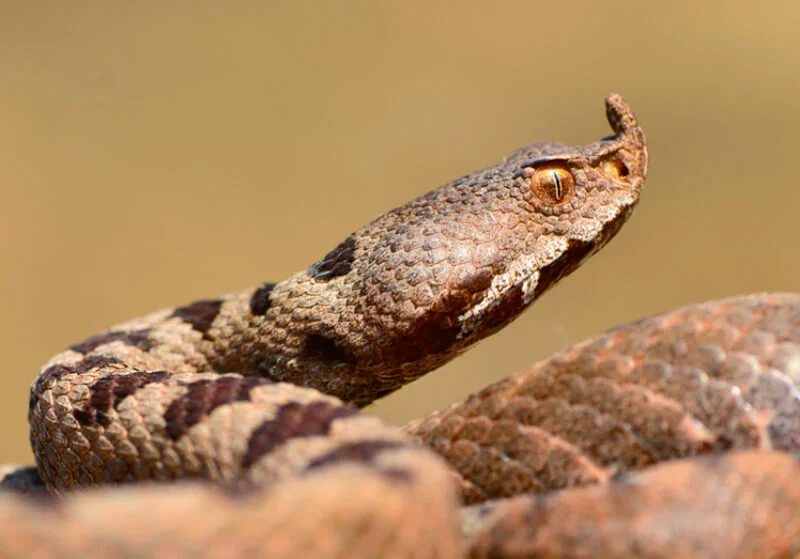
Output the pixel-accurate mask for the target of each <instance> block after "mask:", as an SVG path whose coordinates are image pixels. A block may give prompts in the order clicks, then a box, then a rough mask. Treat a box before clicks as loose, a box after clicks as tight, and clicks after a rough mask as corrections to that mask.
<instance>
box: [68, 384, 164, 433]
mask: <svg viewBox="0 0 800 559" xmlns="http://www.w3.org/2000/svg"><path fill="white" fill-rule="evenodd" d="M168 377H169V373H168V372H167V371H137V372H134V373H128V374H126V375H109V376H107V377H103V378H100V379H97V381H96V382H95V383H94V384H92V385H91V386H90V387H89V392H90V394H89V400H88V401H87V402H86V405H85V406H84V407H83V409H82V410H75V413H74V415H75V419H77V420H78V423H80V424H81V425H87V426H89V425H102V426H103V427H108V425H109V424H110V423H111V419H110V418H109V417H108V411H109V410H110V409H111V408H112V407H113V408H114V409H115V410H116V409H117V408H118V407H119V405H120V403H122V401H123V400H124V399H125V398H127V397H128V396H130V395H131V394H133V393H134V392H136V391H137V390H139V389H140V388H142V387H144V386H147V385H148V384H151V383H154V382H161V381H162V380H164V379H166V378H168Z"/></svg>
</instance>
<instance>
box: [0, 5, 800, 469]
mask: <svg viewBox="0 0 800 559" xmlns="http://www.w3.org/2000/svg"><path fill="white" fill-rule="evenodd" d="M681 6H686V8H685V9H684V8H682V7H681ZM798 6H800V5H798V4H797V3H792V2H784V3H780V2H774V3H770V4H764V3H762V4H761V5H760V6H759V8H758V11H757V12H755V11H754V8H752V3H744V2H742V3H739V4H736V3H734V2H725V3H722V2H719V3H713V2H707V3H688V2H686V3H682V2H675V3H660V4H657V3H643V2H614V3H601V2H588V1H587V2H572V3H568V2H554V1H546V2H532V1H529V2H492V3H490V2H477V1H476V2H468V1H467V2H465V1H461V2H458V3H456V2H441V3H437V2H402V3H400V2H396V3H391V5H390V3H388V2H386V3H380V2H373V1H361V2H252V3H242V2H226V3H223V2H149V3H146V2H138V3H122V2H106V1H99V0H93V1H84V2H78V3H71V2H70V3H67V2H41V1H40V2H28V3H23V2H11V1H5V2H2V3H0V234H1V236H0V266H1V267H2V273H1V274H0V294H1V295H2V300H3V305H2V319H3V320H2V322H0V375H1V377H0V380H1V381H2V385H1V386H2V388H0V419H2V425H0V433H2V436H1V437H0V463H2V462H7V461H17V462H29V461H30V460H31V457H30V451H29V450H28V443H27V426H26V419H25V415H26V402H27V390H28V386H29V384H30V382H31V380H32V379H33V378H34V376H35V374H36V373H37V371H38V369H39V366H40V365H41V364H42V363H43V362H44V361H46V360H47V358H48V357H49V356H50V355H52V354H54V353H56V352H58V351H60V350H61V349H62V348H64V347H65V346H67V345H69V344H70V343H73V342H76V341H80V340H82V339H84V338H86V337H87V336H89V335H90V334H92V333H94V332H96V331H98V330H100V329H102V328H104V327H106V326H108V325H110V324H112V323H115V322H118V321H121V320H124V319H127V318H129V317H132V316H136V315H140V314H144V313H146V312H149V311H151V310H154V309H157V308H159V307H164V306H172V305H176V304H180V303H185V302H188V301H191V300H193V299H196V298H200V297H208V296H214V295H217V294H220V293H224V292H228V291H233V290H236V289H238V288H241V287H245V286H248V285H253V284H255V283H258V282H261V281H263V280H279V279H282V278H285V277H286V276H288V275H289V274H290V273H292V272H294V271H296V270H298V269H301V268H304V267H306V266H307V265H308V264H310V263H311V262H314V261H315V260H317V259H318V258H319V257H320V256H322V255H323V254H325V253H326V252H327V251H328V250H329V249H330V248H332V247H333V246H335V245H336V244H337V243H338V242H339V241H340V240H341V239H343V238H344V237H345V236H346V235H348V234H349V233H350V232H351V231H353V230H354V229H356V228H358V227H359V226H361V225H362V224H363V223H365V222H366V221H367V220H369V219H371V218H373V217H375V216H376V215H378V214H380V213H382V212H383V211H385V210H387V209H390V208H392V207H394V206H396V205H398V204H401V203H403V202H404V201H406V200H408V199H410V198H411V197H413V196H416V195H418V194H421V193H422V192H424V191H426V190H428V189H430V188H433V187H436V186H438V185H440V184H442V183H444V182H447V181H449V180H451V179H453V178H455V177H457V176H460V175H462V174H464V173H466V172H468V171H472V170H474V169H477V168H480V167H483V166H485V165H487V164H491V163H494V162H496V161H498V160H500V159H501V158H502V157H503V156H504V155H507V154H509V153H511V152H512V151H513V150H514V149H515V148H516V147H518V146H519V145H521V144H524V143H528V142H531V141H541V140H559V141H563V142H567V143H576V144H577V143H585V142H588V141H591V140H594V139H598V138H600V137H602V136H605V135H606V134H607V133H608V127H607V124H606V122H605V118H604V111H603V97H604V96H605V95H606V94H607V93H608V92H609V91H617V92H619V93H622V94H623V95H624V96H625V97H626V98H627V99H628V101H630V102H631V104H632V105H633V107H634V109H635V110H636V112H637V115H638V117H639V119H640V121H641V122H642V123H643V126H644V128H645V130H646V132H647V134H648V137H649V140H650V152H651V166H650V175H649V180H648V185H647V188H646V192H645V194H644V197H643V200H642V203H641V205H640V207H639V210H638V212H637V214H636V215H635V216H634V218H633V220H632V221H631V223H630V224H629V225H628V226H627V227H626V228H625V229H624V230H623V231H622V233H621V234H620V236H619V237H618V238H617V239H616V240H615V241H614V242H613V243H612V244H611V246H609V247H608V248H607V249H606V250H604V251H603V252H602V253H601V254H600V255H598V256H597V257H596V258H595V259H594V260H592V261H591V262H590V263H589V264H587V265H586V266H584V267H583V268H582V269H581V270H580V271H579V272H577V273H576V274H575V275H573V276H572V277H571V278H569V279H568V280H566V281H564V282H563V283H562V284H561V285H560V286H559V287H558V288H557V289H555V290H554V291H553V292H551V293H549V294H548V295H547V296H545V297H544V298H543V299H542V300H541V301H540V302H539V303H537V304H536V305H535V306H534V309H533V310H532V311H531V312H529V313H527V314H526V315H525V316H523V317H522V318H521V319H520V320H519V321H517V322H516V323H515V324H514V325H512V327H510V328H509V329H507V330H506V331H505V332H503V333H501V334H499V335H498V336H496V337H495V338H493V339H491V340H488V341H486V342H484V343H483V344H482V345H481V346H480V347H478V348H477V349H475V350H474V351H472V352H471V353H470V354H469V355H467V356H465V357H464V358H462V359H459V360H457V361H456V362H454V363H452V364H451V365H449V366H448V367H446V368H444V369H442V370H440V371H437V372H435V373H433V374H431V375H429V376H428V377H427V378H425V379H423V380H420V381H419V382H417V383H415V384H413V385H412V386H409V387H408V388H407V389H405V390H403V391H401V392H400V393H398V394H396V395H393V396H391V397H389V398H387V399H386V400H385V401H383V402H381V403H380V404H378V405H377V406H375V407H374V408H373V410H374V412H375V413H377V414H380V415H381V416H383V417H385V418H387V419H389V420H391V421H393V422H397V423H400V422H402V421H404V420H406V419H408V418H411V417H414V416H417V415H420V414H422V413H424V412H425V411H427V410H430V409H432V408H434V407H438V406H442V405H444V404H446V403H448V402H450V401H451V400H453V399H455V398H458V397H461V396H464V395H465V394H467V393H469V392H470V391H473V390H476V389H478V388H480V387H481V386H483V385H484V384H486V383H488V382H490V381H492V380H496V379H499V378H501V377H503V376H505V375H506V374H509V373H512V372H515V371H519V370H522V369H523V368H524V367H525V365H527V364H529V363H532V362H533V361H535V360H537V359H539V358H542V357H543V356H546V355H547V354H549V353H551V352H553V351H555V350H557V349H559V348H562V347H563V346H564V345H566V344H567V343H570V342H574V341H577V340H580V339H581V338H584V337H586V336H589V335H592V334H595V333H598V332H600V331H602V330H604V329H606V328H608V327H611V326H613V325H615V324H618V323H621V322H624V321H628V320H631V319H635V318H638V317H641V316H643V315H646V314H650V313H653V312H656V311H660V310H664V309H667V308H672V307H677V306H680V305H684V304H688V303H691V302H696V301H700V300H704V299H709V298H718V297H724V296H728V295H732V294H737V293H744V292H751V291H758V290H793V289H796V288H797V284H798V279H800V259H798V257H797V254H798V253H797V247H796V242H797V239H798V234H800V225H799V224H798V219H797V215H798V207H800V178H798V177H796V176H795V175H794V173H795V172H796V171H797V169H798V166H797V164H796V162H797V159H798V155H797V154H798V150H800V134H798V130H799V129H800V106H798V100H799V99H800V34H798V33H797V27H798V25H797V24H798V18H799V17H800V8H799V7H798Z"/></svg>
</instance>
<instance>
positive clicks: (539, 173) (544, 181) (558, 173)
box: [530, 167, 575, 205]
mask: <svg viewBox="0 0 800 559" xmlns="http://www.w3.org/2000/svg"><path fill="white" fill-rule="evenodd" d="M530 181H531V190H532V191H533V194H534V195H535V196H536V197H537V198H538V199H539V200H541V201H542V202H544V203H545V204H552V205H556V204H563V203H564V202H568V201H569V200H570V199H571V198H572V195H573V194H574V193H575V178H574V177H573V176H572V173H570V172H569V171H567V170H566V169H562V168H561V167H540V168H538V169H535V170H534V171H533V173H532V174H531V175H530Z"/></svg>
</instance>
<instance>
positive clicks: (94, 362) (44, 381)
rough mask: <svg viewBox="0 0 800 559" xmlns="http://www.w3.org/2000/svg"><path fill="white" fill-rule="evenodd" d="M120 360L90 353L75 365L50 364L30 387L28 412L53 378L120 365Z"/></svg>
mask: <svg viewBox="0 0 800 559" xmlns="http://www.w3.org/2000/svg"><path fill="white" fill-rule="evenodd" d="M121 364H122V361H120V360H119V359H117V358H116V357H108V356H105V355H90V356H88V357H84V358H83V359H81V360H80V361H79V362H77V363H76V364H75V365H59V364H56V365H50V366H49V367H47V368H46V369H45V370H44V371H42V372H41V373H40V374H39V377H38V378H37V379H36V382H35V383H34V384H33V386H32V387H31V394H30V397H29V398H28V411H29V412H30V411H31V410H32V409H33V407H34V406H35V405H36V403H37V402H38V401H39V394H41V393H42V391H43V390H45V388H46V387H47V385H49V384H50V383H52V382H53V381H54V380H56V379H58V378H60V377H62V376H64V375H69V374H78V375H81V374H83V373H86V372H88V371H89V370H91V369H94V368H99V367H106V366H108V365H121Z"/></svg>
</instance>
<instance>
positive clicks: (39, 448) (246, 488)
mask: <svg viewBox="0 0 800 559" xmlns="http://www.w3.org/2000/svg"><path fill="white" fill-rule="evenodd" d="M606 113H607V116H608V120H609V123H610V124H611V127H612V130H613V132H614V135H613V136H610V137H607V138H604V139H603V140H600V141H597V142H593V143H590V144H587V145H585V146H581V147H569V146H564V145H561V144H554V143H544V144H532V145H530V146H527V147H524V148H522V149H520V150H518V151H517V152H516V153H515V154H513V155H512V156H511V157H509V158H508V159H506V160H505V161H503V162H502V163H501V164H499V165H496V166H493V167H490V168H488V169H485V170H483V171H478V172H475V173H472V174H469V175H466V176H465V177H462V178H461V179H458V180H456V181H454V182H452V183H450V184H448V185H445V186H443V187H441V188H439V189H436V190H433V191H431V192H429V193H428V194H425V195H423V196H421V197H419V198H417V199H415V200H412V201H410V202H408V203H407V204H405V205H403V206H401V207H399V208H396V209H395V210H392V211H390V212H388V213H386V214H384V215H382V216H380V217H379V218H377V219H376V220H374V221H373V222H371V223H369V224H367V225H366V226H365V227H364V228H362V229H360V230H359V231H356V232H355V233H353V234H352V235H350V236H349V237H348V238H347V239H345V240H344V241H342V242H341V243H340V244H339V245H338V246H336V247H335V248H334V249H333V250H332V251H330V252H329V253H328V254H327V255H325V256H324V257H323V258H322V259H321V260H319V261H318V262H316V263H315V264H313V265H311V266H310V267H309V268H308V269H306V270H304V271H302V272H299V273H297V274H295V275H294V276H292V277H290V278H288V279H286V280H284V281H282V282H279V283H275V284H273V283H266V284H263V285H261V286H260V287H257V288H254V289H249V290H246V291H244V292H241V293H235V294H231V295H227V296H223V297H220V298H217V299H208V300H202V301H196V302H194V303H190V304H188V305H185V306H182V307H178V308H173V309H167V310H163V311H160V312H157V313H154V314H151V315H149V316H146V317H143V318H139V319H135V320H132V321H129V322H126V323H124V324H121V325H118V326H115V327H113V328H111V329H109V330H108V331H106V332H103V333H100V334H98V335H95V336H92V337H91V338H89V339H87V340H85V341H83V342H80V343H78V344H75V345H73V346H71V347H70V348H68V349H67V350H66V351H65V352H63V353H61V354H59V355H56V356H55V357H53V358H52V359H51V360H50V361H49V362H48V363H47V364H46V365H45V366H44V367H43V368H42V371H41V372H40V374H39V376H38V377H37V378H36V380H35V381H34V383H33V385H32V387H31V393H30V401H29V404H30V405H29V421H30V425H31V443H32V446H33V450H34V455H35V457H36V467H35V468H30V467H29V468H10V467H7V468H6V469H4V470H0V487H1V488H2V489H3V491H0V556H7V557H30V556H36V557H88V556H103V557H142V556H147V557H198V556H216V557H219V556H225V557H460V556H464V557H467V556H468V557H588V556H592V555H593V554H594V553H595V552H597V553H600V552H602V555H603V556H608V557H726V558H727V557H731V558H733V557H753V556H756V555H754V554H753V553H754V550H757V551H758V555H757V556H759V557H791V556H793V555H792V554H796V553H800V526H798V514H797V511H798V510H800V491H798V481H797V480H798V479H800V478H798V475H797V474H798V460H797V458H796V457H794V456H793V455H792V453H797V452H798V449H799V448H800V411H799V410H800V396H798V388H797V387H798V373H797V368H798V367H799V366H800V360H799V359H798V357H800V327H799V325H800V296H795V295H791V294H783V295H782V294H764V295H756V296H748V297H743V298H738V299H730V300H727V301H720V302H715V303H707V304H705V305H700V306H696V307H689V308H686V309H682V310H679V311H675V312H673V313H667V314H664V315H660V316H656V317H653V318H650V319H645V320H643V321H640V322H638V323H635V324H633V325H629V326H624V327H620V328H618V329H616V330H613V331H611V332H609V333H607V334H605V335H603V336H600V337H598V338H596V339H594V340H590V341H588V342H585V343H584V344H580V345H578V346H575V347H574V348H571V349H569V350H567V351H565V352H563V353H561V354H559V355H556V356H554V357H553V358H551V359H549V360H546V361H544V362H542V363H539V364H537V365H535V366H534V367H533V368H532V369H531V370H530V371H528V372H527V373H525V374H523V375H521V376H519V377H513V378H509V379H506V380H504V381H501V382H499V383H497V384H495V385H492V386H490V387H487V388H486V389H484V390H483V391H482V392H480V393H478V394H476V395H474V396H472V397H470V398H468V399H467V400H465V401H464V402H461V403H458V404H454V405H453V406H451V407H450V408H448V409H446V410H442V411H438V412H434V413H432V414H431V415H429V416H427V417H425V418H422V419H420V420H417V421H414V422H412V423H410V424H409V425H407V426H406V427H405V428H404V429H395V428H392V427H389V426H386V425H384V424H383V423H381V422H380V421H379V420H377V419H375V418H372V417H370V416H368V415H366V414H364V413H362V412H360V411H359V408H361V407H363V406H365V405H367V404H369V403H370V402H372V401H374V400H375V399H377V398H380V397H382V396H384V395H386V394H388V393H390V392H392V391H394V390H396V389H398V388H399V387H401V386H403V385H404V384H406V383H408V382H410V381H411V380H413V379H415V378H418V377H419V376H421V375H423V374H425V373H427V372H429V371H431V370H433V369H435V368H437V367H439V366H440V365H441V364H443V363H445V362H447V361H449V360H450V359H453V358H454V357H456V356H457V355H459V354H460V353H462V352H463V351H465V350H466V349H468V348H469V347H470V346H472V345H473V344H474V343H475V342H477V341H479V340H481V339H483V338H485V337H486V336H489V335H491V334H493V333H495V332H497V331H498V330H500V329H501V328H503V327H504V326H505V325H507V324H508V323H509V322H511V321H512V320H514V319H515V318H516V317H517V316H519V314H520V313H521V312H523V311H524V310H525V309H526V308H527V307H528V306H530V304H531V303H532V302H533V301H534V300H535V299H536V298H537V297H538V296H540V295H541V294H542V293H544V292H545V291H546V290H547V289H549V288H550V287H551V286H552V285H554V284H555V283H556V282H557V281H558V280H559V279H560V278H562V277H564V276H565V275H567V274H568V273H570V272H571V271H573V270H574V269H576V268H577V267H578V266H580V264H581V263H582V262H583V261H584V260H585V259H586V258H588V257H589V256H590V255H592V254H593V253H594V252H596V251H597V250H599V249H600V248H602V247H603V246H604V245H605V244H606V243H607V242H608V241H609V240H610V239H611V238H612V237H613V236H614V235H615V234H616V233H617V232H618V231H619V229H620V227H621V226H622V225H623V224H624V223H625V221H626V220H627V219H628V217H629V216H630V215H631V213H632V211H633V208H634V206H635V205H636V204H637V202H638V199H639V194H640V192H641V189H642V185H643V182H644V177H645V174H646V170H647V149H646V144H645V138H644V134H643V132H642V130H641V128H639V126H638V124H637V121H636V118H635V117H634V115H633V113H632V112H631V110H630V107H629V106H628V105H627V104H626V103H625V102H624V101H623V100H622V99H621V98H620V97H619V96H617V95H613V94H612V95H610V96H609V97H608V98H607V99H606ZM164 482H171V483H164ZM209 482H211V483H209ZM459 501H461V502H463V503H466V504H468V505H472V506H468V507H466V508H463V509H459ZM480 503H482V504H480ZM698 519H702V522H700V521H698Z"/></svg>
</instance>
